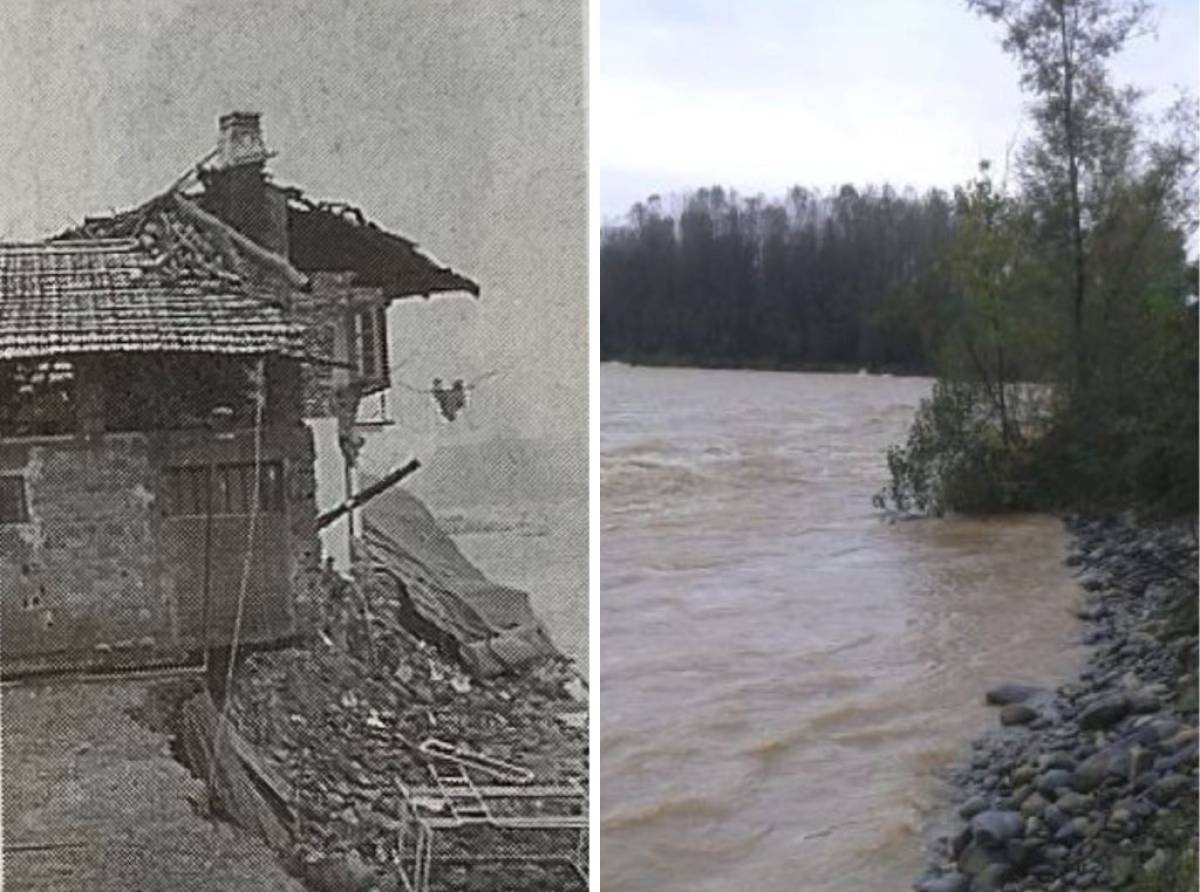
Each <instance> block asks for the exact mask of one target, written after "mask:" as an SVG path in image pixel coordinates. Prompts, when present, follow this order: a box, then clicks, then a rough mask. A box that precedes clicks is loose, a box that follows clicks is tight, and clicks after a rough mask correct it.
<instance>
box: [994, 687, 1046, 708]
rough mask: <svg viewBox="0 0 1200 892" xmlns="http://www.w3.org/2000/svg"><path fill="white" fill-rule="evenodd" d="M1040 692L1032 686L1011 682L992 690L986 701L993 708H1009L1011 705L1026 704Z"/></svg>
mask: <svg viewBox="0 0 1200 892" xmlns="http://www.w3.org/2000/svg"><path fill="white" fill-rule="evenodd" d="M1040 690H1041V688H1035V687H1033V686H1031V685H1027V684H1016V683H1012V682H1010V683H1007V684H1002V685H998V686H996V687H994V688H992V689H991V690H990V691H988V692H987V694H986V695H985V699H986V700H987V702H988V704H989V705H991V706H1007V705H1008V704H1010V703H1024V702H1025V701H1026V700H1028V699H1029V698H1030V697H1032V696H1033V695H1034V694H1036V693H1038V692H1039V691H1040Z"/></svg>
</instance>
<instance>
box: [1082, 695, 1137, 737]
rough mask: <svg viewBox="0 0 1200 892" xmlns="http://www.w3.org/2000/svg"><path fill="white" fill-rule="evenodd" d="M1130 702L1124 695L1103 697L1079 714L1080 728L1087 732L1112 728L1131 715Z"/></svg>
mask: <svg viewBox="0 0 1200 892" xmlns="http://www.w3.org/2000/svg"><path fill="white" fill-rule="evenodd" d="M1129 710H1130V702H1129V698H1128V697H1126V696H1125V695H1124V694H1114V695H1112V696H1110V697H1102V698H1100V699H1099V700H1097V701H1095V702H1094V703H1093V704H1092V705H1091V706H1089V707H1087V708H1086V709H1084V710H1083V711H1082V712H1081V713H1079V720H1078V722H1079V727H1080V728H1082V729H1083V730H1085V731H1100V730H1103V729H1105V728H1111V727H1112V726H1113V725H1115V724H1116V723H1117V722H1119V721H1121V719H1123V718H1125V716H1127V715H1129Z"/></svg>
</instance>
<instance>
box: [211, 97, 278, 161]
mask: <svg viewBox="0 0 1200 892" xmlns="http://www.w3.org/2000/svg"><path fill="white" fill-rule="evenodd" d="M218 127H219V128H220V132H221V136H220V142H219V143H218V148H219V152H220V153H219V156H218V164H219V165H220V167H222V168H224V169H226V170H228V169H229V168H231V167H240V166H241V165H243V164H255V165H258V166H259V167H260V168H261V167H262V165H263V164H264V163H265V162H266V160H267V158H269V157H270V154H269V153H268V152H267V147H266V145H265V144H264V143H263V136H262V115H260V114H259V113H258V112H239V111H235V112H230V113H229V114H227V115H221V118H220V120H219V122H218Z"/></svg>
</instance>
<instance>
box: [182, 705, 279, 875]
mask: <svg viewBox="0 0 1200 892" xmlns="http://www.w3.org/2000/svg"><path fill="white" fill-rule="evenodd" d="M218 729H221V736H220V739H218V738H217V731H218ZM236 733H237V732H236V731H234V729H232V728H231V727H229V723H228V722H222V721H221V720H220V717H219V715H218V713H217V707H216V705H215V704H214V703H213V700H212V696H211V695H210V694H209V693H208V692H207V691H205V692H204V693H201V694H197V695H196V696H195V697H193V698H192V699H191V700H189V701H188V702H187V703H185V704H184V707H183V745H184V748H185V750H186V751H187V754H188V761H189V762H190V763H191V765H192V768H193V769H194V770H195V771H196V772H197V773H198V774H199V775H200V776H201V777H202V778H204V779H205V780H206V781H207V784H208V788H209V795H210V796H212V797H213V798H214V799H216V800H217V801H218V802H220V804H221V807H222V808H223V809H224V810H225V812H226V813H227V814H228V815H229V817H230V818H231V819H232V820H233V821H234V823H236V824H237V825H238V826H239V827H241V828H242V829H244V830H247V831H249V832H251V833H255V834H257V835H259V836H261V837H262V838H263V839H264V840H266V842H267V844H268V845H269V846H270V847H271V848H272V849H274V850H275V851H276V852H280V853H282V852H286V851H287V850H288V849H289V848H290V846H291V842H292V837H291V834H290V833H289V832H288V830H287V828H286V827H284V825H283V823H282V822H281V821H280V820H279V818H278V817H277V816H276V814H275V812H274V810H273V809H272V808H271V806H270V804H269V803H268V802H267V801H266V800H265V799H264V798H263V797H262V796H261V795H260V794H259V792H258V788H257V787H255V785H254V781H253V780H251V779H250V775H249V774H248V773H247V772H246V768H245V766H244V765H243V764H242V760H241V759H240V758H239V757H238V750H239V749H242V750H243V751H245V750H246V749H248V748H249V746H250V745H249V744H248V743H246V742H245V741H244V740H243V741H240V744H235V743H233V737H234V735H235V734H236Z"/></svg>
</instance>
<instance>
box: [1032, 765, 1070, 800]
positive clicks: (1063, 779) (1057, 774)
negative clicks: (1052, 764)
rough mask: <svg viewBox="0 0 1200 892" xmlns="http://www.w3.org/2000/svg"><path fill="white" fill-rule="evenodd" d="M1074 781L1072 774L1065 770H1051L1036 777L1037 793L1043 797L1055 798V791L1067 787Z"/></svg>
mask: <svg viewBox="0 0 1200 892" xmlns="http://www.w3.org/2000/svg"><path fill="white" fill-rule="evenodd" d="M1074 779H1075V774H1074V772H1071V771H1067V770H1066V769H1065V768H1051V769H1050V770H1049V771H1046V772H1043V773H1042V774H1040V775H1038V778H1037V791H1038V792H1039V793H1041V794H1042V795H1043V796H1055V795H1057V793H1056V791H1057V790H1059V789H1061V788H1063V787H1066V786H1069V785H1070V784H1071V782H1072V781H1073V780H1074Z"/></svg>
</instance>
